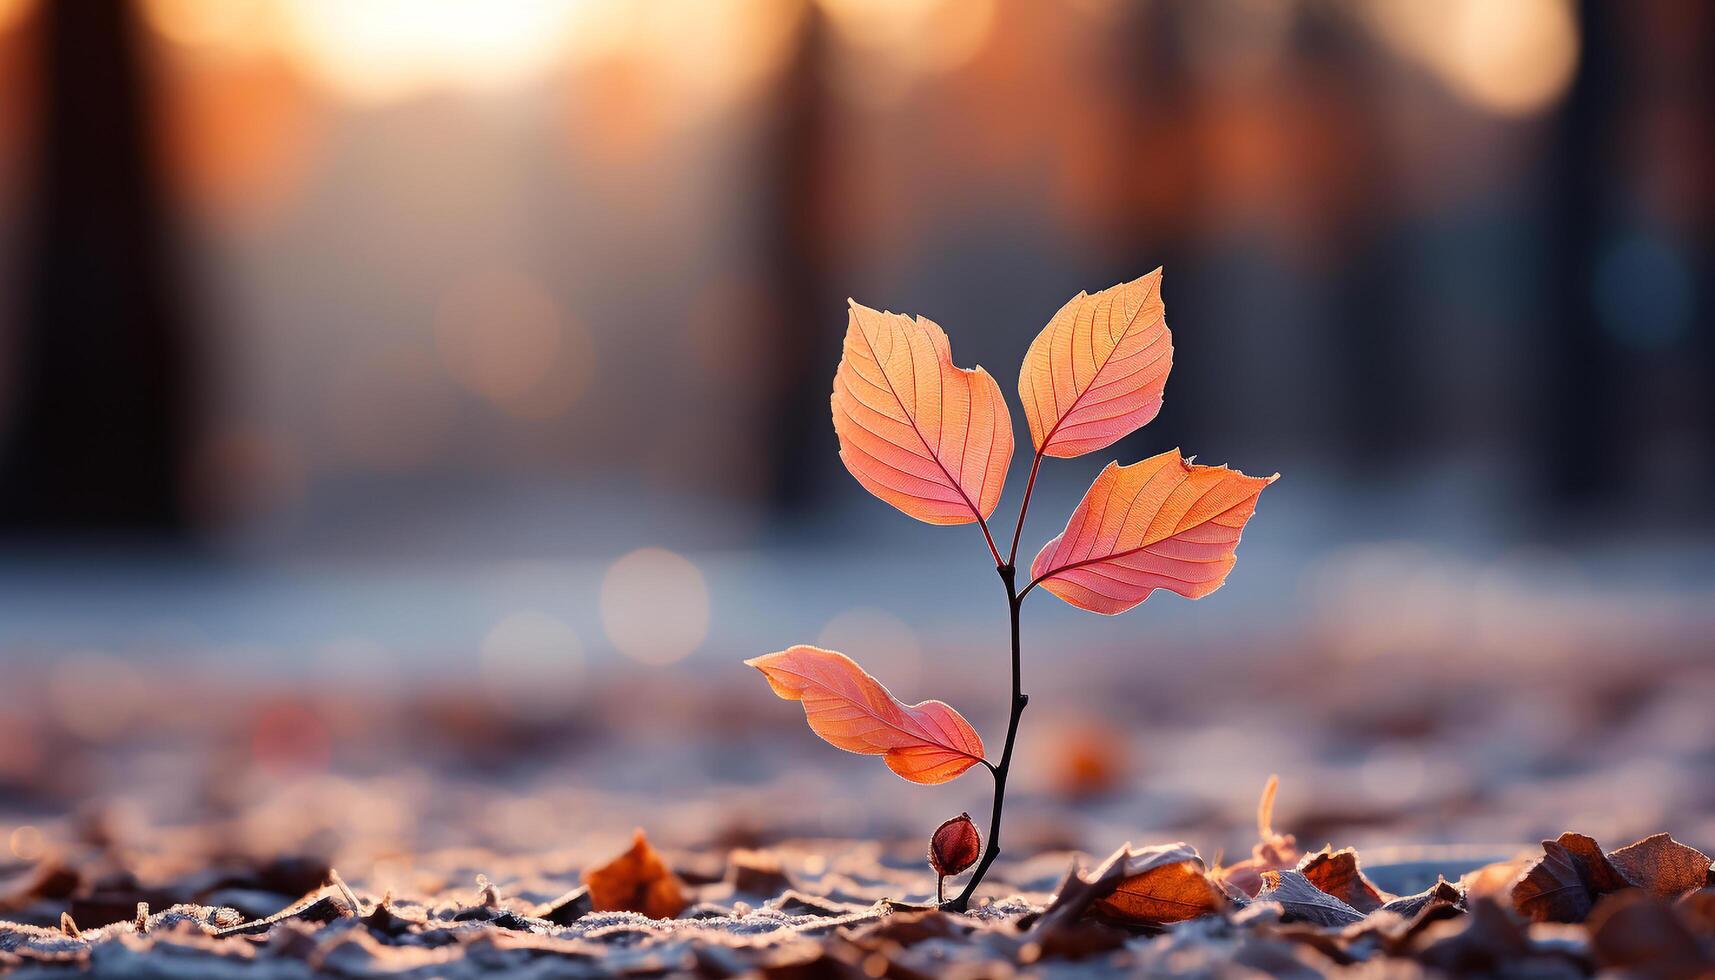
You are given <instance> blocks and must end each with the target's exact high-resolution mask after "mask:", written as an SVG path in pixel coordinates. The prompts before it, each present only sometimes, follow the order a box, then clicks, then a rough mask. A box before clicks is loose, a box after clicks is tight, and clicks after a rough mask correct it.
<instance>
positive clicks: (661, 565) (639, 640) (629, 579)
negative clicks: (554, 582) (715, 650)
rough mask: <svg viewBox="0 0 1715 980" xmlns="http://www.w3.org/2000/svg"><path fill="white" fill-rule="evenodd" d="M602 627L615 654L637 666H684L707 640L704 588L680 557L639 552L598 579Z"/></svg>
mask: <svg viewBox="0 0 1715 980" xmlns="http://www.w3.org/2000/svg"><path fill="white" fill-rule="evenodd" d="M601 623H602V628H603V629H605V630H606V631H607V638H608V640H609V641H610V642H612V643H613V645H614V646H615V647H616V648H618V650H619V652H620V653H623V654H625V655H626V656H628V657H630V658H631V659H633V660H636V661H638V662H639V663H645V664H654V665H662V664H670V663H673V662H674V661H678V660H683V659H684V658H685V657H686V656H688V655H689V654H690V653H691V651H692V650H695V649H696V648H697V647H699V646H701V645H702V643H703V639H704V638H705V637H707V636H708V632H709V587H708V584H707V583H706V582H705V581H704V580H703V573H702V571H701V570H699V569H698V568H697V566H695V565H693V564H691V562H690V560H689V559H687V558H685V557H684V556H683V555H680V554H677V553H675V552H672V551H668V550H666V549H665V548H641V549H639V550H637V551H633V552H631V553H630V554H628V555H625V556H624V557H622V558H620V559H619V560H618V561H616V562H614V563H613V565H612V566H611V567H610V568H608V570H607V575H606V576H605V577H604V578H603V579H602V582H601Z"/></svg>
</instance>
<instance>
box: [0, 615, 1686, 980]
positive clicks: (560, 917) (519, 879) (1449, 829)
mask: <svg viewBox="0 0 1715 980" xmlns="http://www.w3.org/2000/svg"><path fill="white" fill-rule="evenodd" d="M1657 618H1659V617H1657ZM1652 624H1654V625H1652ZM1624 625H1625V629H1624V630H1623V631H1619V630H1618V628H1617V627H1616V630H1615V632H1614V633H1613V634H1612V635H1610V634H1604V633H1602V632H1600V631H1598V630H1594V629H1579V630H1576V631H1568V630H1565V629H1559V630H1558V631H1557V632H1553V633H1551V634H1542V635H1553V636H1558V637H1560V639H1561V643H1560V645H1559V646H1557V647H1554V648H1553V649H1552V656H1549V655H1548V653H1542V655H1541V656H1533V655H1532V652H1533V651H1543V650H1547V649H1548V648H1547V647H1545V646H1544V643H1545V642H1546V641H1543V640H1541V639H1540V638H1536V639H1533V637H1538V636H1539V635H1538V633H1535V632H1531V631H1529V630H1525V629H1523V628H1522V627H1521V628H1520V629H1519V630H1517V631H1515V632H1514V633H1508V634H1507V636H1508V637H1509V638H1511V637H1514V636H1515V635H1516V636H1517V637H1518V642H1517V644H1516V645H1515V646H1513V647H1510V648H1509V649H1513V650H1514V651H1515V654H1514V655H1511V656H1505V657H1503V656H1496V655H1493V654H1492V653H1486V652H1483V651H1470V650H1465V649H1463V648H1460V647H1448V648H1446V649H1438V650H1434V651H1427V652H1425V653H1423V654H1422V655H1415V656H1390V657H1372V658H1354V657H1351V656H1348V655H1345V654H1342V653H1341V652H1340V651H1339V650H1336V649H1334V648H1333V647H1330V646H1328V645H1326V644H1323V643H1321V642H1319V641H1318V640H1317V639H1316V638H1315V637H1314V636H1308V635H1307V636H1302V637H1295V638H1292V639H1291V641H1290V642H1291V643H1292V644H1293V646H1292V648H1291V649H1283V646H1282V645H1283V643H1286V642H1287V641H1285V640H1281V639H1279V638H1275V637H1269V638H1266V642H1265V641H1264V640H1252V641H1245V642H1227V643H1224V644H1221V643H1215V642H1209V641H1199V643H1198V644H1197V645H1196V647H1195V649H1194V650H1181V649H1175V648H1173V647H1171V646H1169V645H1167V644H1165V642H1161V643H1156V642H1152V643H1151V644H1150V645H1148V646H1147V648H1140V649H1133V648H1129V647H1127V648H1119V649H1115V650H1112V651H1099V650H1084V649H1081V648H1079V649H1072V648H1068V649H1065V650H1056V651H1054V652H1053V655H1054V656H1055V657H1057V658H1063V659H1056V660H1055V661H1054V667H1053V669H1049V668H1047V667H1042V668H1039V669H1035V670H1034V672H1033V673H1031V675H1030V680H1029V687H1030V693H1031V708H1030V711H1031V715H1030V717H1029V718H1028V719H1027V720H1026V722H1025V726H1024V730H1023V733H1022V735H1021V738H1020V758H1019V764H1018V766H1017V768H1016V772H1015V773H1014V778H1015V780H1016V781H1017V783H1016V786H1015V787H1014V788H1013V792H1012V793H1011V794H1009V802H1008V804H1007V821H1008V823H1007V831H1006V839H1005V842H1004V843H1005V853H1004V855H1003V856H1002V858H1001V859H1000V860H999V861H998V862H997V863H996V865H995V868H994V870H993V871H992V872H991V874H990V876H989V879H987V880H986V881H985V882H984V885H983V887H982V889H981V891H980V893H979V894H980V897H981V899H982V901H983V902H984V903H985V904H983V905H981V906H979V907H978V908H976V909H974V910H973V912H972V913H971V914H970V915H962V916H961V915H950V914H945V913H941V912H938V911H933V910H929V909H927V908H926V907H925V906H926V903H928V902H929V901H930V900H931V899H932V897H933V894H934V888H935V878H934V875H933V873H932V872H931V871H930V869H929V867H928V864H927V861H926V860H925V851H926V845H927V839H928V836H929V834H930V833H931V832H932V831H933V830H934V829H935V828H936V827H937V826H939V825H940V824H941V823H942V822H943V821H945V820H946V819H947V818H948V817H950V816H953V815H955V814H957V813H959V812H960V811H961V810H968V811H970V812H971V813H973V814H977V815H979V819H978V825H979V828H980V829H981V830H982V831H983V832H984V833H985V834H986V832H987V826H986V822H987V821H986V819H984V818H985V817H986V814H987V806H988V790H989V785H988V781H987V780H986V778H984V776H983V774H982V773H981V772H978V771H973V772H972V773H971V774H968V775H966V776H965V777H962V778H961V779H959V780H955V781H954V782H951V783H948V784H946V785H945V786H939V787H932V788H925V787H913V786H908V785H906V784H905V783H903V782H901V781H900V780H899V779H898V778H897V777H894V776H893V775H892V774H891V773H888V772H886V771H885V770H884V769H883V768H882V767H879V766H875V765H874V764H873V760H867V759H862V758H858V757H854V756H848V755H845V754H843V753H838V752H834V751H832V750H830V749H828V747H827V746H825V745H823V744H821V743H820V742H817V741H815V740H814V739H810V738H807V737H805V736H804V733H803V731H802V725H803V721H802V716H801V714H795V713H794V712H792V711H780V710H776V708H777V706H778V702H775V701H773V699H772V697H771V696H770V695H768V694H767V693H766V692H763V691H758V690H756V689H755V686H754V683H753V682H754V676H753V675H751V674H750V672H748V671H744V670H742V669H731V670H724V671H714V670H713V669H711V672H710V673H709V674H708V676H704V677H697V678H695V682H694V683H680V684H672V683H667V682H666V681H665V680H664V679H663V675H661V674H658V673H655V674H644V673H641V672H637V673H615V674H614V675H612V676H603V675H599V674H594V673H592V674H591V676H589V677H588V678H587V679H586V683H585V684H584V685H583V686H582V687H581V688H580V689H579V693H578V694H577V696H576V697H568V698H567V699H566V700H565V701H564V703H563V705H562V704H561V702H560V701H558V700H556V701H555V702H554V703H555V707H556V710H555V711H553V712H551V713H547V714H544V713H541V712H539V711H531V712H521V711H515V710H509V709H511V708H513V707H515V706H514V705H513V704H512V703H511V702H509V701H507V700H505V699H496V698H493V697H489V696H486V695H482V694H475V693H473V691H481V690H482V689H481V687H480V685H477V684H475V683H474V682H473V683H472V684H468V685H460V686H454V687H451V688H435V687H432V686H429V685H428V684H427V683H425V684H423V685H422V686H418V687H412V686H411V685H410V684H408V683H407V681H408V680H409V678H400V679H398V680H397V681H389V682H387V683H382V684H375V685H371V686H367V687H366V686H363V684H361V683H359V682H356V681H352V682H349V683H343V684H339V685H324V686H322V687H317V688H309V687H300V688H292V687H288V686H283V685H281V684H279V683H269V684H261V683H252V684H250V685H248V686H247V685H246V684H245V683H244V682H242V681H239V680H234V679H232V678H217V677H212V676H209V675H208V674H206V673H204V672H201V671H197V670H191V669H177V668H174V669H167V668H162V669H154V668H150V669H140V670H139V671H138V672H137V673H136V675H135V676H133V677H131V678H130V680H129V682H128V683H127V684H125V685H118V684H106V685H104V684H102V683H99V681H100V678H95V679H94V681H93V682H91V683H87V684H79V685H75V686H71V687H67V686H64V685H61V686H58V687H55V686H54V685H52V684H50V683H48V682H47V680H46V679H44V678H43V677H40V676H32V675H31V673H30V671H29V668H27V667H20V666H18V665H13V666H11V667H8V668H6V671H5V676H4V682H3V683H0V922H3V923H5V924H4V925H0V969H5V970H11V971H15V972H16V973H18V974H19V975H24V976H47V975H55V976H61V975H68V974H74V973H77V972H79V971H83V972H89V973H96V974H100V975H103V976H151V977H160V976H169V977H199V976H207V977H221V976H238V975H242V976H308V975H346V976H406V977H413V976H415V977H431V976H450V977H459V976H475V975H478V974H482V975H489V974H493V973H497V972H499V973H510V974H513V975H518V976H526V977H529V976H577V975H626V974H630V975H645V976H659V975H675V974H679V975H699V976H728V975H735V974H743V973H757V972H760V973H761V974H763V975H771V976H821V975H832V976H852V977H859V976H877V975H886V976H896V977H914V976H922V977H939V976H953V977H957V976H960V975H967V976H985V977H987V976H1005V975H1009V974H1010V975H1040V976H1060V975H1080V976H1082V975H1096V974H1103V973H1108V972H1115V971H1118V972H1121V973H1126V972H1129V973H1134V974H1156V975H1167V974H1193V975H1196V974H1201V975H1211V976H1245V975H1258V974H1275V975H1289V976H1309V975H1313V974H1329V973H1338V972H1341V971H1345V972H1347V973H1353V974H1368V975H1376V974H1380V975H1383V976H1395V975H1397V976H1402V977H1409V976H1416V975H1418V974H1420V973H1421V972H1424V971H1429V972H1433V973H1439V974H1449V973H1474V972H1488V973H1492V974H1497V975H1516V974H1520V973H1530V974H1536V975H1547V976H1562V975H1564V976H1576V975H1586V974H1589V973H1592V972H1596V971H1600V970H1607V971H1609V972H1611V973H1620V974H1630V975H1636V976H1662V977H1667V976H1688V975H1689V976H1696V975H1697V974H1698V972H1699V971H1700V970H1701V971H1707V970H1710V969H1715V966H1712V965H1711V963H1710V955H1711V947H1710V944H1711V942H1712V941H1715V938H1712V937H1715V925H1712V923H1715V898H1712V895H1715V893H1712V892H1711V891H1710V890H1709V886H1708V884H1707V882H1708V863H1707V860H1706V859H1705V860H1704V861H1703V862H1702V863H1701V864H1699V863H1698V857H1699V853H1698V852H1701V853H1702V854H1708V853H1710V851H1711V849H1715V780H1712V779H1710V778H1709V774H1710V772H1711V771H1715V713H1711V712H1710V711H1709V710H1708V706H1709V704H1711V703H1715V661H1712V660H1711V658H1710V656H1709V650H1708V646H1707V641H1706V640H1705V639H1703V638H1704V637H1706V636H1707V635H1709V633H1708V630H1707V628H1706V626H1707V625H1708V624H1707V623H1705V622H1703V621H1699V622H1698V623H1696V624H1694V625H1696V627H1697V628H1696V629H1692V628H1689V627H1686V626H1683V625H1675V623H1671V622H1670V623H1668V624H1666V625H1662V624H1659V623H1656V622H1655V620H1654V619H1651V618H1647V617H1646V618H1638V619H1631V620H1625V621H1624ZM1342 635H1345V634H1344V633H1342ZM741 652H742V651H730V650H729V651H716V652H712V653H711V654H710V658H709V662H710V663H730V662H732V660H733V659H735V658H736V657H737V655H738V654H739V653H741ZM981 652H983V651H976V652H973V651H954V652H952V653H948V654H947V656H946V659H945V661H943V660H942V659H940V658H939V657H937V658H923V661H922V663H921V664H920V668H921V672H922V674H923V675H924V676H923V678H922V681H921V686H922V687H923V688H925V689H933V690H934V691H936V692H944V693H945V694H946V695H947V696H949V697H955V698H957V699H958V703H960V704H961V705H970V706H971V710H972V715H971V718H970V720H971V722H972V724H973V725H975V726H977V727H978V728H979V729H981V730H983V731H984V732H990V731H995V730H998V729H1000V728H1002V727H1004V724H1005V721H1006V716H1005V713H1004V693H1005V692H1004V686H1005V685H1004V680H1003V681H1002V682H1001V683H1000V684H999V686H997V685H996V684H995V683H994V680H993V678H992V677H988V676H986V675H983V674H981V673H980V672H973V671H970V670H969V669H968V665H969V664H972V663H978V662H981V661H980V659H979V653H981ZM986 652H988V653H992V650H990V651H986ZM729 655H730V657H729ZM1074 658H1077V659H1075V660H1074ZM1067 664H1071V666H1066V665H1067ZM691 666H692V665H689V664H687V665H686V672H685V674H684V675H673V676H674V677H679V678H681V679H684V678H685V677H689V676H690V673H691ZM535 706H536V705H535V704H534V703H532V705H530V707H535ZM985 706H988V708H989V710H988V711H987V713H986V714H985V713H984V711H985ZM1270 772H1278V773H1280V775H1281V787H1280V792H1279V797H1278V805H1277V806H1276V808H1275V812H1274V814H1273V821H1272V826H1270V827H1267V828H1259V827H1258V826H1257V794H1258V790H1259V788H1260V787H1261V786H1262V785H1263V783H1264V780H1265V779H1266V778H1267V776H1268V774H1269V773H1270ZM639 826H641V827H643V828H644V829H645V830H646V831H647V834H648V839H649V841H650V842H651V845H652V847H653V848H654V849H655V851H656V852H658V854H659V856H660V859H661V861H662V862H663V868H664V869H665V870H666V871H668V872H671V875H672V877H673V879H674V880H675V881H676V882H678V888H679V891H678V893H677V900H674V893H673V892H672V891H671V890H670V889H668V888H666V887H665V886H662V887H653V886H651V885H650V884H648V883H646V882H644V881H642V880H641V879H640V880H639V881H630V880H629V879H628V878H627V877H626V876H624V875H615V876H612V877H611V878H609V879H605V880H604V878H603V877H602V876H600V875H595V874H594V872H595V871H596V869H598V868H601V867H603V866H605V865H607V864H608V863H609V862H611V861H612V860H613V859H614V858H615V856H616V855H621V854H624V853H627V848H628V847H629V846H630V845H631V840H632V832H633V829H634V828H636V827H639ZM1259 829H1261V830H1265V831H1266V832H1264V833H1260V834H1259ZM1567 830H1573V831H1579V832H1581V833H1583V834H1587V835H1588V837H1579V836H1577V835H1568V836H1562V834H1563V832H1564V831H1567ZM1661 831H1668V832H1671V833H1672V835H1673V838H1675V839H1668V838H1653V837H1652V836H1651V835H1654V834H1657V833H1658V832H1661ZM1291 835H1296V839H1295V840H1289V839H1288V838H1289V837H1291ZM1127 840H1130V841H1133V842H1136V843H1137V844H1138V845H1140V846H1139V847H1137V848H1136V849H1134V851H1133V852H1132V853H1130V854H1122V855H1119V856H1118V857H1117V859H1116V860H1114V861H1111V862H1110V861H1106V860H1104V856H1105V855H1110V854H1112V853H1113V852H1114V851H1115V848H1116V847H1118V845H1119V844H1121V843H1122V842H1124V841H1127ZM1543 840H1547V841H1548V842H1549V844H1548V845H1544V844H1542V843H1540V841H1543ZM1176 841H1185V842H1187V847H1186V848H1185V850H1184V851H1183V852H1181V851H1179V850H1178V849H1176V848H1174V847H1172V846H1165V845H1168V843H1169V842H1176ZM1632 841H1637V842H1638V844H1637V845H1635V846H1633V845H1630V844H1628V842H1632ZM1679 842H1684V844H1683V845H1681V844H1680V843H1679ZM1324 843H1328V844H1332V845H1334V846H1333V847H1332V848H1327V849H1324V848H1323V846H1322V845H1323V844H1324ZM1149 845H1154V846H1153V847H1151V846H1149ZM1622 845H1626V846H1622ZM1347 847H1352V848H1355V851H1350V852H1349V851H1346V850H1345V848H1347ZM1192 848H1194V849H1195V850H1194V851H1193V850H1192ZM1193 855H1195V857H1196V861H1197V862H1199V863H1200V867H1199V865H1198V864H1193V863H1191V861H1192V857H1193ZM1075 860H1076V861H1077V862H1078V864H1079V867H1080V868H1081V869H1082V870H1081V872H1080V875H1079V877H1077V878H1076V879H1070V880H1069V879H1068V878H1067V874H1068V869H1069V868H1071V867H1072V866H1073V864H1074V861H1075ZM636 866H637V867H638V868H640V869H646V868H648V867H650V863H649V862H648V861H643V860H639V861H638V862H637V863H636ZM1484 869H1487V870H1486V871H1485V870H1484ZM1217 871H1218V872H1219V873H1217ZM1699 871H1701V872H1702V875H1703V878H1702V879H1701V881H1700V880H1699V879H1698V872H1699ZM336 872H337V877H336ZM479 876H482V881H479ZM592 877H593V878H594V880H595V882H598V883H601V884H602V888H606V889H609V892H608V894H611V895H619V896H620V897H619V898H610V899H604V900H603V901H602V902H600V903H599V904H601V905H604V906H609V905H617V906H619V907H630V906H631V903H633V902H639V903H646V902H649V901H654V902H657V903H665V904H657V905H655V906H654V907H652V908H651V911H653V912H655V913H656V915H655V917H653V918H651V917H647V916H643V915H640V914H636V913H631V912H623V911H595V906H596V905H597V904H598V903H597V902H596V901H595V900H594V899H593V898H592V896H591V892H593V891H599V890H600V889H597V888H595V887H594V885H592V883H591V880H590V879H591V878H592ZM1440 879H1445V881H1441V880H1440ZM959 880H961V881H962V879H959ZM1110 886H1111V890H1109V891H1105V892H1104V889H1108V888H1109V887H1110ZM586 889H588V890H586ZM950 890H951V889H950ZM1057 896H1058V901H1057ZM1171 910H1177V911H1171ZM1175 918H1177V919H1179V920H1180V921H1169V920H1171V919H1175Z"/></svg>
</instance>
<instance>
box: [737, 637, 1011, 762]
mask: <svg viewBox="0 0 1715 980" xmlns="http://www.w3.org/2000/svg"><path fill="white" fill-rule="evenodd" d="M745 663H747V664H749V665H750V666H752V667H755V668H756V669H757V670H760V671H762V676H764V677H766V678H768V683H769V685H770V686H771V687H773V688H774V693H775V694H778V695H780V696H781V697H782V698H785V699H786V700H788V701H801V702H803V704H804V718H805V720H806V721H808V722H809V723H810V728H811V730H812V731H814V732H815V733H816V734H817V735H820V736H822V738H823V739H824V740H826V741H827V742H828V743H829V744H830V745H833V746H834V747H836V748H841V749H845V750H846V751H847V752H856V753H858V754H860V755H879V756H882V757H883V761H885V762H886V763H887V767H888V768H889V769H892V770H893V771H894V772H896V773H898V774H899V775H901V776H903V777H905V778H906V779H909V780H911V781H912V782H914V783H944V782H946V781H947V780H949V779H952V778H953V777H955V776H957V775H959V774H960V773H962V772H964V771H965V770H966V769H969V768H970V767H972V766H974V765H976V764H978V763H979V762H982V761H983V740H982V738H981V737H980V736H978V735H977V731H976V729H974V728H972V727H971V723H970V722H968V721H966V720H965V719H964V717H963V716H961V715H960V714H959V713H958V712H957V711H954V710H953V709H952V708H951V707H948V706H947V704H945V703H944V702H941V701H922V702H919V703H917V704H902V703H900V701H899V700H898V699H897V698H895V697H894V696H893V695H891V694H889V693H887V688H885V687H883V686H881V682H880V681H878V680H876V679H875V678H873V677H871V676H870V675H869V674H867V673H865V672H864V670H863V668H862V667H859V666H858V665H857V664H856V663H855V662H853V661H852V659H851V658H850V657H848V656H846V655H845V654H843V653H835V652H834V651H832V650H823V649H821V648H819V647H813V646H807V645H804V644H799V645H798V646H795V647H791V648H790V649H786V650H782V651H780V652H779V653H770V654H766V655H764V656H761V657H753V658H752V659H750V660H746V661H745Z"/></svg>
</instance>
